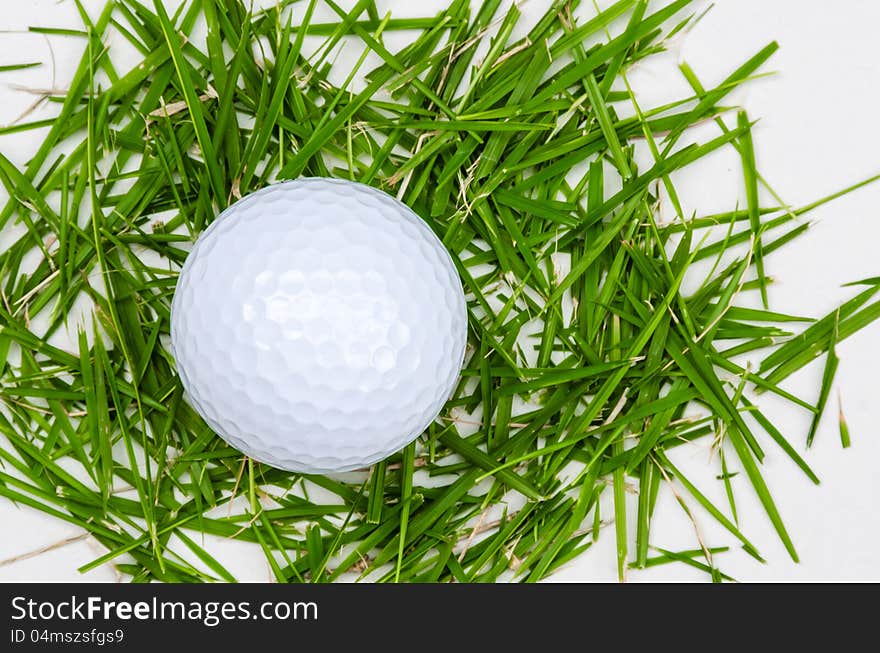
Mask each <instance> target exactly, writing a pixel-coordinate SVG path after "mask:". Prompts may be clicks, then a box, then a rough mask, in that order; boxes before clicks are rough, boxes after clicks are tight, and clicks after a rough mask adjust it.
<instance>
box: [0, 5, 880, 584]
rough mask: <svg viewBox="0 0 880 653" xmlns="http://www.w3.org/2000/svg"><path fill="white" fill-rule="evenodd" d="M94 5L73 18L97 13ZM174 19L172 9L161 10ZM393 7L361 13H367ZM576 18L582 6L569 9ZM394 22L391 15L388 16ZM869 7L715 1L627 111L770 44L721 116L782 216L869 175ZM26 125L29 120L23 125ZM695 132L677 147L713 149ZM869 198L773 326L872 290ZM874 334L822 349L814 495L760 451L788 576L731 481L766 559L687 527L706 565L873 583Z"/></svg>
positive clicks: (46, 76) (33, 542) (14, 535)
mask: <svg viewBox="0 0 880 653" xmlns="http://www.w3.org/2000/svg"><path fill="white" fill-rule="evenodd" d="M101 4H102V3H101V2H100V0H94V1H91V2H86V5H87V6H89V7H98V6H100V5H101ZM169 4H175V3H169ZM398 4H399V3H389V2H379V5H380V7H390V6H392V5H398ZM440 4H443V3H442V2H439V1H437V0H432V1H431V2H420V3H418V7H413V8H412V9H411V10H410V11H411V13H413V14H421V15H427V14H430V13H431V12H432V11H433V10H434V8H436V7H437V6H439V5H440ZM582 4H583V5H586V6H587V7H588V6H589V3H586V2H584V3H582ZM545 6H546V3H545V2H543V1H539V0H532V1H531V2H527V3H525V4H524V5H523V7H522V8H523V12H524V13H525V14H527V15H530V16H533V15H537V14H539V13H540V12H541V10H542V9H543V7H545ZM395 11H400V12H401V13H403V12H404V11H407V8H405V7H403V8H396V9H395ZM0 20H2V21H3V22H2V23H0V29H16V28H23V27H25V26H27V25H29V24H40V25H53V26H78V19H77V18H76V11H75V8H74V6H73V3H72V2H69V1H62V2H60V3H56V2H55V0H33V1H32V2H30V3H27V4H25V3H15V4H10V6H9V7H4V14H3V16H2V18H0ZM878 22H880V5H878V4H876V3H874V2H870V1H868V0H864V1H858V0H845V1H841V2H837V3H834V4H833V8H832V5H830V4H829V3H827V2H821V1H819V0H810V1H803V0H801V1H798V0H776V1H775V2H762V1H760V0H717V1H716V3H715V7H714V9H713V10H712V11H710V12H709V14H708V15H707V16H706V17H705V18H704V19H703V21H702V22H701V23H700V24H699V25H698V26H697V27H696V28H695V29H694V30H693V31H692V32H691V33H689V34H688V35H687V36H686V37H684V38H682V39H681V43H680V49H679V50H678V51H675V52H672V53H670V54H669V55H668V56H664V57H660V58H655V59H653V60H651V61H650V62H647V63H644V64H641V65H640V66H639V67H638V68H637V69H636V70H633V71H632V72H631V73H630V79H631V82H632V83H633V84H634V86H635V87H636V88H637V89H638V91H639V93H640V96H641V97H642V98H643V106H644V105H650V104H651V103H652V101H659V100H660V99H662V98H664V97H671V96H676V95H678V94H680V93H684V92H685V89H686V87H685V85H684V82H683V81H682V80H681V78H680V76H679V74H678V72H677V70H676V63H677V61H678V60H679V58H682V57H683V58H685V59H686V60H687V61H688V62H689V63H690V64H691V65H692V66H693V68H694V69H695V70H696V72H697V73H698V74H699V75H700V77H701V79H702V80H703V82H704V84H706V85H709V84H712V83H717V82H718V81H720V80H721V79H723V77H724V76H725V75H726V74H727V73H728V72H730V71H731V70H733V69H734V68H736V67H737V66H738V65H739V64H740V63H741V62H742V61H744V60H745V59H746V58H748V57H749V56H751V54H753V53H754V52H756V51H757V50H758V49H759V48H760V47H761V46H763V45H764V44H766V43H767V42H768V41H770V40H773V39H776V40H778V41H779V43H780V45H781V46H782V47H781V50H780V51H779V52H778V53H777V54H776V55H775V56H774V57H773V58H772V59H771V61H770V64H769V66H768V69H772V70H777V71H779V74H778V75H776V76H774V77H771V78H769V79H763V80H759V81H757V82H754V83H752V84H750V85H749V86H748V87H747V90H745V91H743V92H738V93H737V94H735V95H734V96H732V98H731V99H730V100H729V101H728V104H732V103H733V102H734V101H736V102H739V103H741V104H742V105H744V106H745V107H746V108H747V109H748V111H749V113H750V116H751V117H752V118H753V119H754V118H761V121H760V123H759V124H758V125H757V126H756V127H755V142H756V149H757V160H758V166H759V168H760V170H761V172H762V173H763V174H764V176H765V177H766V178H767V179H769V180H770V182H771V183H772V184H773V186H774V187H775V189H776V190H777V191H778V192H779V193H780V194H781V195H782V197H783V198H785V199H786V200H787V201H788V202H790V203H791V204H793V205H799V204H801V203H805V202H808V201H810V200H812V199H814V198H816V197H821V196H823V195H825V194H827V193H829V192H832V191H834V190H837V189H839V188H841V187H844V186H846V185H849V184H851V183H853V182H855V181H858V180H860V179H862V178H865V177H868V176H870V175H872V174H875V173H877V172H880V155H878V151H880V148H878V145H880V137H878V134H877V131H876V125H875V121H876V107H877V106H878V100H880V58H878V57H877V56H876V25H877V24H878ZM51 40H52V44H53V48H54V51H55V60H56V63H57V73H56V74H57V79H58V85H59V86H62V87H63V85H64V80H65V79H68V78H69V76H70V74H71V72H72V70H73V67H74V66H75V61H76V60H77V58H78V51H79V47H80V44H79V43H77V42H76V41H75V40H73V39H64V38H52V39H51ZM48 59H49V50H48V48H47V45H46V40H45V39H44V38H43V37H41V36H35V35H21V36H17V35H10V34H0V63H5V62H11V61H15V62H19V61H22V60H42V61H48ZM10 82H12V83H20V84H27V85H29V86H38V87H47V86H51V85H52V78H51V67H49V66H44V67H43V68H39V69H36V70H35V71H25V72H24V73H15V74H9V75H5V76H4V77H3V79H0V84H5V83H10ZM32 101H33V97H32V96H30V95H27V94H24V93H21V92H19V91H15V90H12V89H10V88H7V87H4V86H0V124H5V123H7V122H9V121H11V120H12V119H14V118H15V117H16V116H17V115H19V114H20V113H21V112H22V111H24V110H25V109H26V108H27V107H28V106H29V105H30V103H31V102H32ZM42 115H50V114H40V113H37V114H35V115H34V116H33V117H38V116H42ZM716 134H717V131H716V130H715V128H714V127H713V126H712V125H707V126H706V127H705V129H704V130H703V131H701V133H697V134H695V138H696V137H698V138H700V139H705V138H707V137H711V136H713V135H716ZM38 143H39V133H38V132H34V133H27V134H24V135H13V136H8V137H4V138H0V148H2V151H3V152H4V153H5V154H6V155H7V156H9V157H10V158H12V159H13V160H14V161H16V162H18V163H23V162H24V161H25V160H26V159H27V157H28V155H29V154H30V153H32V152H33V151H34V150H35V149H36V147H37V144H38ZM676 183H677V188H678V190H679V194H680V195H681V197H682V200H683V202H684V204H685V205H686V207H689V208H690V209H694V210H698V211H699V212H703V211H712V210H715V209H729V208H730V207H731V206H733V205H734V204H735V203H736V202H737V201H739V202H740V204H741V205H742V203H743V198H742V194H741V188H740V186H741V178H740V168H739V162H738V159H737V157H736V155H735V153H733V152H725V153H723V154H720V155H718V156H714V157H712V158H711V160H706V161H701V163H700V165H699V166H697V167H695V168H692V169H690V170H685V171H684V172H683V173H682V174H680V175H678V176H677V177H676ZM878 206H880V185H875V186H872V187H869V188H866V189H863V190H860V191H858V192H857V193H854V194H852V195H849V196H847V197H845V198H843V199H841V200H838V201H835V202H834V203H832V204H830V205H827V206H824V207H822V208H821V209H818V210H816V211H815V212H814V213H812V214H810V216H808V219H810V220H813V221H816V224H815V225H814V227H813V228H812V229H811V230H810V232H809V233H808V234H807V235H805V236H803V237H801V238H800V239H799V240H798V241H796V242H795V243H793V244H791V245H790V246H787V247H785V248H784V249H783V250H781V251H780V252H778V253H775V254H773V255H772V256H770V257H769V258H768V260H767V271H768V274H770V275H771V276H773V277H774V278H775V279H776V280H777V283H776V284H774V285H773V286H772V287H771V289H770V299H771V303H772V306H773V308H776V309H778V310H781V311H788V312H792V313H801V314H803V313H806V314H809V315H821V314H824V313H825V312H827V311H828V310H831V309H832V308H833V307H834V306H835V305H837V304H839V303H840V302H841V301H843V300H845V299H846V298H848V297H851V296H852V295H853V294H854V292H853V289H843V288H840V284H842V283H845V282H848V281H853V280H856V279H861V278H865V277H869V276H876V275H877V274H880V265H878V257H877V243H878V242H880V215H878ZM878 344H880V326H878V325H876V324H875V325H873V326H872V327H871V328H869V329H866V330H864V331H862V332H861V333H859V334H857V335H856V336H854V337H852V338H851V339H849V340H847V341H846V342H844V343H843V344H841V345H840V346H839V347H838V353H839V355H840V357H841V363H840V368H839V371H838V375H837V379H838V382H837V387H838V388H839V390H840V392H841V395H842V398H843V404H844V408H845V411H846V416H847V421H848V422H849V425H850V430H851V433H852V437H853V446H852V448H851V449H849V450H846V451H843V450H841V448H840V444H839V438H838V434H837V424H836V420H835V419H834V414H835V413H836V408H837V399H836V391H835V393H834V394H833V395H832V400H831V401H830V402H829V412H828V415H827V417H826V419H824V420H823V423H822V425H821V428H820V430H819V433H818V435H817V436H816V441H815V443H814V446H813V448H812V449H811V450H809V451H808V452H807V453H806V454H805V456H806V459H807V461H808V462H809V463H810V464H811V465H812V466H813V467H814V469H815V470H816V471H817V473H818V474H819V475H820V477H821V478H822V485H821V486H818V487H817V486H814V485H812V484H811V483H810V482H809V481H808V480H807V479H806V478H804V477H803V475H802V474H801V473H800V471H799V470H797V469H796V468H795V467H794V465H793V464H792V463H791V462H790V461H788V460H787V459H786V458H785V456H784V454H781V453H780V452H779V451H778V450H775V449H773V448H772V446H771V445H768V446H767V450H768V455H767V462H766V464H765V466H764V470H763V471H764V473H765V478H766V479H767V481H768V484H769V486H770V489H771V491H772V492H773V496H774V498H775V499H776V502H777V505H778V506H779V508H780V510H781V512H782V516H783V518H784V520H785V523H786V525H787V527H788V529H789V531H790V533H791V534H792V537H793V539H794V542H795V545H796V546H797V548H798V551H799V553H800V556H801V563H800V564H799V565H796V564H794V563H792V562H791V561H790V560H789V559H788V556H787V555H786V553H785V551H784V549H783V548H782V546H781V544H780V543H779V541H778V539H777V538H776V536H775V534H774V531H773V529H772V527H771V525H770V524H769V522H768V520H767V518H766V516H765V515H764V512H763V510H762V508H761V507H760V505H759V504H758V502H757V500H756V498H755V497H754V495H753V493H752V492H751V491H750V489H749V488H748V486H747V483H746V482H745V481H744V480H743V479H741V478H737V479H734V481H733V483H734V486H735V489H736V491H737V496H738V508H739V512H740V523H741V526H742V529H743V530H744V532H745V533H746V534H747V536H749V537H750V538H751V539H752V541H754V542H755V543H756V544H757V545H758V546H759V548H760V549H761V551H762V553H763V554H764V556H765V557H766V558H767V559H768V561H769V562H768V564H767V565H759V564H758V563H756V562H755V561H754V560H753V559H752V558H750V557H749V556H747V555H745V554H744V553H742V552H741V551H739V550H738V549H737V548H736V546H735V542H733V541H732V538H731V537H730V536H728V535H727V534H726V533H725V532H723V531H721V530H720V529H719V528H718V527H717V526H715V525H714V523H713V521H712V520H711V518H708V517H706V516H705V515H702V514H701V513H700V511H699V510H696V511H695V513H696V517H697V521H698V524H699V526H700V529H701V533H702V535H703V537H704V539H705V540H706V542H707V543H708V544H710V545H713V546H717V545H724V544H728V545H731V546H732V547H733V550H732V551H731V552H730V553H727V554H724V555H723V556H719V558H718V560H717V561H718V563H719V565H720V566H721V568H722V569H723V570H724V571H725V572H727V573H729V574H731V575H732V576H734V577H736V578H737V579H739V580H763V581H772V580H792V581H832V580H874V581H878V580H880V565H878V563H877V561H876V542H877V540H878V537H880V517H878V512H877V503H878V501H880V481H878V478H877V473H876V469H875V465H874V461H876V460H878V457H880V438H878V434H877V422H878V417H880V408H878V402H877V396H878V392H877V384H876V370H877V369H878V368H880V346H878ZM820 375H821V361H820V362H818V363H815V364H813V365H811V366H809V367H808V368H805V369H804V370H802V371H801V373H799V374H798V375H796V376H794V377H792V378H791V379H789V380H788V381H786V383H785V386H786V387H787V388H788V389H789V390H791V391H793V392H795V393H798V394H801V395H803V396H804V397H806V398H808V399H812V398H814V395H815V393H816V391H817V389H818V382H819V377H820ZM761 404H762V406H763V407H765V408H766V410H767V412H768V413H769V415H770V416H771V418H772V419H773V420H774V421H775V422H776V424H777V425H778V426H780V427H781V428H782V430H783V431H784V432H785V434H786V435H787V436H788V437H789V438H790V439H791V440H792V442H794V443H795V444H796V445H797V446H798V448H799V449H801V450H802V449H803V445H802V443H803V439H804V437H805V435H806V430H807V427H808V420H807V417H806V416H805V415H804V414H803V412H801V411H792V410H790V409H785V408H783V407H781V406H780V405H778V404H775V403H773V402H771V401H769V400H768V399H766V398H765V397H762V402H761ZM708 456H709V451H708V448H707V443H700V444H698V445H695V446H693V447H688V448H682V449H680V450H679V451H678V452H677V456H676V460H677V461H678V462H679V463H681V464H682V465H685V466H686V468H687V469H688V471H689V472H690V473H691V475H692V479H693V480H694V481H696V482H697V483H698V485H700V486H701V487H702V488H704V489H705V488H710V489H714V491H715V494H714V495H713V498H714V499H718V502H719V504H720V505H723V494H722V493H723V489H722V485H721V484H720V483H717V482H715V481H714V480H713V477H714V475H715V474H716V473H717V468H718V465H717V460H714V461H712V464H707V459H708ZM0 519H2V520H3V521H2V523H3V524H4V528H3V533H4V535H5V537H3V538H0V560H2V559H6V558H9V557H11V556H16V555H19V554H22V553H25V552H28V551H32V550H35V549H37V548H39V547H42V546H45V545H47V544H50V543H54V542H57V541H59V540H62V539H63V538H65V537H70V536H76V535H78V534H79V533H78V532H77V530H76V529H75V528H73V527H71V526H68V525H66V524H63V523H59V522H56V521H54V520H51V519H48V518H45V517H43V516H42V515H39V514H36V513H34V512H32V511H30V510H26V509H19V508H16V507H14V506H12V505H11V504H9V503H8V502H0ZM694 542H695V539H694V533H693V526H692V525H691V524H690V522H689V521H688V520H687V519H686V518H685V517H684V515H683V514H682V511H681V510H680V508H679V507H678V506H677V504H676V503H675V500H674V498H673V496H672V495H671V494H670V493H669V492H667V491H664V492H662V493H661V498H660V501H659V505H658V508H657V513H656V516H655V519H654V526H653V543H655V544H657V545H659V546H664V547H667V548H671V549H677V548H692V547H693V546H695V544H694ZM211 551H212V552H216V553H217V557H218V559H219V560H220V561H221V562H222V563H223V564H228V566H229V568H230V569H231V570H232V571H233V572H234V573H235V574H236V575H237V577H238V578H240V579H241V580H265V579H267V578H268V573H267V571H266V568H265V564H264V562H263V561H262V556H261V554H260V553H253V552H252V551H250V550H249V549H248V548H247V547H246V546H243V545H239V544H238V543H235V542H229V541H214V542H212V547H211ZM97 555H99V552H98V551H97V550H96V547H95V545H93V544H90V543H89V542H88V541H79V542H76V543H74V544H70V545H67V546H65V547H64V548H62V549H59V550H55V551H52V552H51V553H49V554H45V555H42V556H39V557H36V558H31V559H28V560H26V561H24V562H20V563H16V564H13V565H7V566H3V567H0V580H13V579H18V580H67V579H69V580H79V579H93V580H113V579H114V578H115V575H114V574H113V571H112V569H109V568H107V567H104V568H101V569H97V570H95V571H93V572H92V573H91V574H89V575H87V576H85V577H83V576H80V575H79V574H78V573H77V572H76V571H75V569H76V567H77V566H78V565H80V564H83V563H85V562H88V561H90V560H91V559H93V558H94V557H96V556H97ZM615 576H616V574H615V552H614V537H613V534H612V533H611V532H607V533H605V534H603V537H602V538H601V539H600V541H599V543H598V544H597V545H596V546H595V547H594V548H593V549H592V550H591V551H590V552H588V553H587V554H586V555H584V556H583V557H581V558H580V559H579V560H577V561H575V562H574V563H572V564H570V565H568V566H567V567H566V568H565V569H563V570H562V571H560V572H559V573H558V574H557V575H556V576H555V579H556V580H561V581H595V580H602V581H612V580H615ZM629 579H630V580H634V581H656V580H692V579H693V580H703V579H705V575H704V574H702V573H701V572H697V571H695V570H692V569H689V568H687V567H684V566H681V565H667V566H665V567H659V568H655V569H653V570H650V571H648V572H639V573H632V574H631V575H630V577H629Z"/></svg>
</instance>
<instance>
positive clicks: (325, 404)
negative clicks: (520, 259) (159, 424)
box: [171, 178, 467, 473]
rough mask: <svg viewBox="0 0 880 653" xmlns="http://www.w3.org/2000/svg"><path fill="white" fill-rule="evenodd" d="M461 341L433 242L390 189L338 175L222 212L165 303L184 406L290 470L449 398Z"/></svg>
mask: <svg viewBox="0 0 880 653" xmlns="http://www.w3.org/2000/svg"><path fill="white" fill-rule="evenodd" d="M466 340H467V311H466V305H465V298H464V293H463V291H462V286H461V281H460V279H459V277H458V273H457V271H456V269H455V266H454V264H453V262H452V259H451V258H450V256H449V253H448V252H447V251H446V249H445V248H444V246H443V244H442V243H441V242H440V240H439V239H438V238H437V236H436V235H435V234H434V233H433V232H432V231H431V229H430V228H429V227H428V225H427V224H426V223H425V222H424V221H423V220H422V219H421V218H420V217H419V216H418V215H416V213H415V212H413V211H412V210H411V209H410V208H409V207H407V206H406V205H405V204H403V203H401V202H399V201H398V200H396V199H395V198H393V197H391V196H390V195H387V194H386V193H383V192H382V191H380V190H377V189H375V188H371V187H369V186H365V185H363V184H358V183H354V182H348V181H343V180H337V179H324V178H303V179H297V180H294V181H288V182H283V183H279V184H275V185H272V186H268V187H266V188H264V189H262V190H259V191H257V192H255V193H252V194H250V195H248V196H246V197H244V198H242V199H241V200H239V201H238V202H236V203H235V204H233V205H232V206H230V207H229V208H227V209H226V210H225V211H223V212H222V213H221V214H220V216H219V217H218V218H217V219H216V220H215V221H214V222H213V223H212V224H211V226H210V227H209V228H208V229H207V230H205V232H204V233H203V234H202V235H201V236H200V237H199V239H198V241H197V242H196V244H195V246H194V248H193V250H192V252H191V253H190V255H189V256H188V257H187V259H186V262H185V264H184V266H183V269H182V270H181V272H180V278H179V280H178V284H177V290H176V292H175V295H174V300H173V304H172V310H171V341H172V350H173V354H174V357H175V359H176V361H177V369H178V372H179V374H180V377H181V379H182V382H183V386H184V389H185V390H186V393H187V397H188V400H189V403H190V404H191V405H192V406H193V407H194V408H195V410H196V411H197V412H198V413H199V414H200V415H201V416H202V417H203V418H204V419H205V421H206V422H207V423H208V424H209V425H210V426H211V427H212V428H213V429H214V431H215V432H216V433H218V434H219V435H220V436H221V437H222V438H223V439H224V440H226V441H227V442H228V443H229V444H230V445H232V446H233V447H235V448H237V449H239V450H240V451H242V452H244V453H245V454H247V455H249V456H251V457H252V458H254V459H255V460H258V461H261V462H265V463H268V464H270V465H272V466H274V467H279V468H281V469H286V470H291V471H298V472H304V473H324V472H341V471H349V470H353V469H358V468H362V467H365V466H368V465H371V464H372V463H375V462H377V461H379V460H382V459H384V458H386V457H388V456H389V455H391V454H393V453H394V452H396V451H398V450H400V449H401V448H403V447H404V446H406V445H407V444H409V443H410V442H412V441H413V440H414V439H415V438H416V437H418V435H419V434H420V433H422V432H423V431H424V429H425V428H426V427H427V426H428V425H429V424H430V423H431V422H432V421H433V420H434V419H435V418H436V417H437V415H438V414H439V412H440V410H441V408H442V407H443V405H444V404H445V402H446V400H447V399H448V398H449V396H450V394H451V393H452V391H453V389H454V387H455V384H456V382H457V379H458V375H459V373H460V371H461V366H462V362H463V359H464V351H465V344H466Z"/></svg>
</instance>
